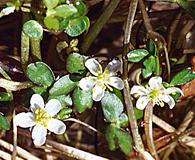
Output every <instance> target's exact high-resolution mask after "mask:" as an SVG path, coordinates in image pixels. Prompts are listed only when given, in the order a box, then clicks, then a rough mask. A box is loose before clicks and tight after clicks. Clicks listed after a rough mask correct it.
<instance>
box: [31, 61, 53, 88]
mask: <svg viewBox="0 0 195 160" xmlns="http://www.w3.org/2000/svg"><path fill="white" fill-rule="evenodd" d="M27 76H28V78H29V79H30V80H31V81H32V82H34V83H36V84H39V85H42V86H44V87H49V86H51V84H52V83H53V82H54V74H53V72H52V70H51V68H50V67H49V66H48V65H47V64H45V63H43V62H36V63H31V64H29V65H28V67H27Z"/></svg>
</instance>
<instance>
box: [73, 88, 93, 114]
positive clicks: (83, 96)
mask: <svg viewBox="0 0 195 160" xmlns="http://www.w3.org/2000/svg"><path fill="white" fill-rule="evenodd" d="M73 104H74V106H75V108H76V109H77V111H78V112H79V113H82V112H84V111H85V110H86V109H87V108H91V107H92V106H93V99H92V91H91V90H87V91H84V90H82V89H80V88H76V89H75V90H74V93H73Z"/></svg>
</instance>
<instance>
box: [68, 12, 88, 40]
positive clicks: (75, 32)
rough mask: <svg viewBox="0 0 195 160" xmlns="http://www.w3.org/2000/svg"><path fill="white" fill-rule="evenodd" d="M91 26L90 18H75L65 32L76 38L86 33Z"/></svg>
mask: <svg viewBox="0 0 195 160" xmlns="http://www.w3.org/2000/svg"><path fill="white" fill-rule="evenodd" d="M89 25H90V22H89V18H88V17H86V16H83V17H79V18H75V19H72V20H70V21H69V24H68V26H67V28H66V30H65V32H66V33H67V34H68V35H69V36H71V37H76V36H79V35H80V34H81V33H83V32H84V31H86V30H87V29H88V28H89Z"/></svg>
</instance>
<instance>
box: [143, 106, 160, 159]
mask: <svg viewBox="0 0 195 160" xmlns="http://www.w3.org/2000/svg"><path fill="white" fill-rule="evenodd" d="M152 117H153V104H152V102H149V103H148V105H147V106H146V109H145V114H144V121H145V126H144V130H145V134H146V141H147V145H148V148H149V151H150V152H151V153H152V155H153V156H154V157H155V159H156V160H159V157H158V154H157V151H156V148H155V145H154V139H153V132H152Z"/></svg>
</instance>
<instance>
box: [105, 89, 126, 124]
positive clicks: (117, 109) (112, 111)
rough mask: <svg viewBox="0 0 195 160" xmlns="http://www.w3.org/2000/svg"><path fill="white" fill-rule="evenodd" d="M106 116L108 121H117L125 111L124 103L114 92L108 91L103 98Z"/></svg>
mask: <svg viewBox="0 0 195 160" xmlns="http://www.w3.org/2000/svg"><path fill="white" fill-rule="evenodd" d="M101 105H102V109H103V113H104V117H105V118H106V121H107V122H111V123H116V122H117V121H118V119H119V117H120V115H121V114H122V112H123V108H124V107H123V103H122V102H121V100H120V99H119V98H118V97H117V96H116V95H115V94H114V93H111V92H109V91H106V92H105V94H104V97H103V98H102V100H101Z"/></svg>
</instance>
